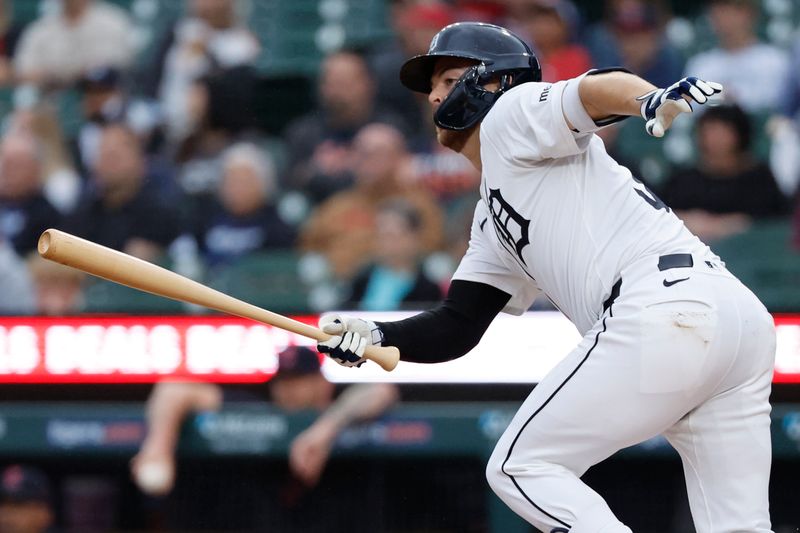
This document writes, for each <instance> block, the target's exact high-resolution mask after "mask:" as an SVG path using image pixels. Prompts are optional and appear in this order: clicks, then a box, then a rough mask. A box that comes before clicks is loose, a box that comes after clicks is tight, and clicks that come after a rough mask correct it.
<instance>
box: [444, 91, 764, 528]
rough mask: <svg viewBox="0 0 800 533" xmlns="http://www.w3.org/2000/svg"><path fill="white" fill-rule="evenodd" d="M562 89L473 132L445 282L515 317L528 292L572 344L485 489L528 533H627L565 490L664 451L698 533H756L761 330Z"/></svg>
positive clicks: (755, 308) (526, 98)
mask: <svg viewBox="0 0 800 533" xmlns="http://www.w3.org/2000/svg"><path fill="white" fill-rule="evenodd" d="M579 81H580V78H578V79H574V80H569V81H564V82H558V83H555V84H552V85H549V84H544V83H525V84H522V85H520V86H518V87H516V88H514V89H512V90H511V91H509V92H508V93H507V94H505V95H503V96H502V97H501V98H500V99H499V100H498V101H497V103H496V104H495V105H494V107H493V108H492V110H491V111H490V112H489V114H488V115H487V116H486V118H485V119H484V121H483V123H482V125H481V131H480V134H481V137H480V139H481V161H482V164H483V176H482V183H481V197H482V198H481V201H480V202H479V203H478V206H477V208H476V210H475V218H474V221H473V227H472V236H471V239H470V245H469V249H468V251H467V254H466V255H465V257H464V259H463V260H462V262H461V264H460V266H459V268H458V270H457V272H456V273H455V275H454V278H455V279H461V280H467V281H476V282H481V283H486V284H489V285H493V286H495V287H497V288H499V289H501V290H503V291H505V292H507V293H508V294H510V295H511V299H510V301H509V303H508V305H507V307H506V309H505V310H506V311H508V312H514V313H519V312H522V311H524V310H525V309H526V308H528V307H529V306H530V305H531V303H532V302H533V300H534V298H535V297H536V295H537V294H538V292H543V293H544V294H546V295H547V296H548V297H549V298H550V300H552V302H553V303H554V304H555V305H556V306H558V307H559V308H560V309H561V310H562V311H563V312H564V314H566V315H567V316H568V317H569V318H570V319H571V320H572V321H573V322H574V323H575V324H576V326H577V327H578V329H579V330H580V331H581V333H582V334H583V339H582V340H581V342H580V343H579V344H578V346H576V347H575V349H574V350H573V351H572V352H571V353H570V354H568V355H567V356H566V357H565V358H564V359H563V360H562V361H561V362H560V363H559V364H558V365H557V366H556V367H555V368H554V369H553V370H552V371H551V372H550V373H548V375H547V376H546V377H545V378H544V379H542V381H541V382H540V383H539V384H538V385H537V386H536V388H534V389H533V392H531V394H530V396H529V397H528V399H527V400H526V401H525V403H524V404H523V405H522V406H521V407H520V409H519V411H518V412H517V414H516V416H515V417H514V419H513V420H512V422H511V424H510V425H509V426H508V428H507V429H506V431H505V432H504V434H503V436H502V437H501V438H500V440H499V442H498V443H497V447H496V448H495V451H494V453H493V454H492V457H491V458H490V459H489V465H488V467H487V479H488V481H489V484H490V486H491V487H492V488H493V489H494V491H495V492H496V493H497V494H498V496H500V498H501V499H502V500H503V501H504V502H505V503H506V504H507V505H508V506H509V507H511V508H512V509H513V510H514V511H515V512H517V513H518V514H519V515H520V516H522V517H524V518H525V519H526V520H528V521H529V522H530V523H531V524H533V525H535V526H536V527H537V528H539V529H540V530H542V531H548V532H551V533H564V532H567V531H569V532H570V533H597V532H602V533H630V532H631V529H630V528H628V527H627V526H625V525H624V524H622V522H620V521H619V520H618V519H617V518H616V517H615V516H614V514H613V513H612V511H611V510H610V509H609V508H608V505H607V504H606V503H605V501H604V500H603V499H602V497H601V496H600V495H598V494H597V493H596V492H594V491H593V490H592V489H591V488H590V487H588V486H586V485H585V484H583V483H582V482H581V481H580V479H579V478H580V476H582V475H583V473H584V472H585V471H586V470H587V469H588V468H589V467H590V466H591V465H594V464H597V463H598V462H600V461H602V460H604V459H605V458H607V457H609V456H610V455H611V454H613V453H614V452H616V451H617V450H620V449H622V448H625V447H627V446H630V445H632V444H635V443H638V442H642V441H643V440H645V439H648V438H651V437H653V436H654V435H657V434H663V435H664V436H666V438H667V439H668V440H669V442H670V443H671V444H672V445H673V447H674V448H675V449H676V450H677V451H678V453H679V454H680V456H681V458H682V460H683V463H684V471H685V475H686V485H687V492H688V494H689V502H690V507H691V510H692V516H693V520H694V524H695V528H696V529H697V531H698V533H721V532H727V531H752V532H758V533H766V532H768V531H769V530H770V525H769V510H768V509H769V505H768V499H767V495H768V490H767V488H768V480H769V470H770V432H769V423H770V420H769V402H768V398H769V390H770V383H771V376H772V371H773V368H774V353H775V330H774V325H773V321H772V317H771V316H770V314H769V313H768V312H767V310H766V309H765V308H764V306H763V305H761V303H760V302H759V301H758V299H757V298H756V297H755V295H753V294H752V292H750V291H749V290H748V289H747V288H746V287H744V286H743V285H742V284H741V282H739V280H737V279H736V278H735V277H734V276H733V275H732V274H730V273H729V272H728V271H727V270H726V269H725V268H724V267H723V266H722V264H721V263H720V262H718V261H717V259H718V258H716V256H714V255H713V254H712V253H711V251H710V250H709V249H708V247H707V246H705V245H704V244H703V243H702V242H701V241H700V240H699V239H697V238H696V237H695V236H694V235H692V234H691V233H690V232H689V231H688V230H687V229H686V228H685V227H684V225H683V223H682V222H681V221H680V220H679V219H678V218H677V217H676V216H675V215H674V214H673V213H672V212H671V211H670V210H669V209H668V208H667V206H665V205H664V204H663V203H662V202H661V201H660V200H658V199H657V198H656V197H654V196H653V195H652V194H651V193H650V192H649V191H647V190H646V189H645V188H644V186H643V185H642V184H641V183H638V182H636V181H635V180H634V179H633V177H632V176H631V173H630V172H629V171H628V170H627V169H625V168H623V167H621V166H619V165H618V164H617V163H616V162H614V160H613V159H611V158H610V157H609V156H608V155H607V154H606V152H605V148H604V147H603V143H602V141H601V140H600V139H599V138H598V137H597V136H595V135H594V134H592V133H591V130H592V129H596V126H595V125H594V123H593V121H592V120H591V119H590V118H589V117H588V114H587V113H586V111H585V109H583V105H582V103H581V102H580V98H579V96H578V92H577V86H578V83H579ZM565 116H566V117H569V121H570V123H571V124H572V125H574V126H576V127H577V129H580V130H581V132H576V131H574V130H571V129H570V128H569V127H568V125H567V121H566V120H565V118H564V117H565ZM643 134H644V132H643ZM689 254H691V255H689ZM685 256H689V257H691V258H692V261H686V262H683V263H680V262H679V263H675V262H674V259H675V258H676V257H685ZM669 257H672V259H673V266H668V264H667V263H668V261H666V259H667V258H669ZM662 260H665V262H664V264H662ZM619 280H622V281H621V289H620V293H619V298H616V300H615V301H614V303H613V305H609V307H608V309H607V311H606V310H604V305H603V304H604V301H606V299H607V298H608V297H609V295H610V294H611V292H612V287H614V285H615V283H616V282H617V281H619Z"/></svg>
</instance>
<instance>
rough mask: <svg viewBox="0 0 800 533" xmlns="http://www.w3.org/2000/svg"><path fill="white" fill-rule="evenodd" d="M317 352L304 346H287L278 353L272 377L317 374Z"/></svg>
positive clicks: (318, 365) (318, 363)
mask: <svg viewBox="0 0 800 533" xmlns="http://www.w3.org/2000/svg"><path fill="white" fill-rule="evenodd" d="M319 371H320V362H319V354H318V353H317V352H315V351H314V350H312V349H311V348H307V347H306V346H289V347H288V348H286V349H285V350H283V351H282V352H280V353H279V354H278V371H277V372H276V373H275V377H274V378H272V379H278V378H281V377H290V376H306V375H309V374H318V373H319Z"/></svg>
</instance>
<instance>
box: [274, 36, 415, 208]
mask: <svg viewBox="0 0 800 533" xmlns="http://www.w3.org/2000/svg"><path fill="white" fill-rule="evenodd" d="M375 90H376V87H375V80H374V79H373V77H372V75H371V74H370V71H369V68H368V65H367V62H366V59H365V58H364V57H363V56H361V55H359V54H358V53H355V52H352V51H347V50H345V51H340V52H336V53H334V54H331V55H329V56H328V57H326V58H325V60H324V61H323V63H322V66H321V68H320V73H319V81H318V87H317V92H318V98H319V108H318V109H315V110H313V111H311V112H310V113H308V114H307V115H304V116H302V117H300V118H298V119H295V120H293V121H292V122H291V123H290V124H289V126H288V128H287V130H286V134H285V136H284V137H285V139H286V144H287V149H288V151H289V174H288V183H287V185H288V187H289V188H292V189H296V190H298V191H302V192H303V193H305V194H306V195H307V196H308V198H309V199H310V200H311V201H312V202H313V203H319V202H321V201H322V200H324V199H325V198H327V197H328V196H330V195H331V194H333V193H335V192H337V191H340V190H343V189H346V188H348V187H350V186H351V185H352V183H353V176H352V173H351V172H350V158H351V153H352V149H351V148H352V142H353V138H354V137H355V135H356V133H357V132H358V131H359V129H360V128H361V127H363V126H364V125H366V124H368V123H370V122H386V123H389V124H394V125H397V124H401V123H402V121H401V120H400V119H398V118H396V117H395V116H393V115H392V114H391V113H388V112H385V111H382V110H380V109H379V108H378V107H377V105H376V102H375Z"/></svg>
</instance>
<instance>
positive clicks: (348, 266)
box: [300, 124, 442, 281]
mask: <svg viewBox="0 0 800 533" xmlns="http://www.w3.org/2000/svg"><path fill="white" fill-rule="evenodd" d="M352 159H353V165H352V171H353V174H354V175H355V177H356V178H355V179H356V181H355V185H354V186H353V188H352V189H349V190H345V191H341V192H338V193H336V194H335V195H333V196H331V197H330V198H328V199H327V200H326V201H325V202H323V203H322V204H320V205H319V206H318V207H317V208H316V210H315V211H314V212H313V213H312V215H311V218H310V219H309V220H308V221H307V222H306V224H305V225H304V226H303V227H302V229H301V233H300V245H301V248H302V250H304V251H307V252H319V253H321V254H322V255H323V256H325V258H326V259H327V260H328V262H329V263H330V266H331V270H332V272H333V274H334V276H335V277H336V278H337V279H338V280H340V281H346V280H350V279H352V277H353V276H354V275H355V274H356V273H357V272H358V271H359V270H360V269H361V268H362V267H364V266H365V264H366V262H367V261H368V260H369V257H370V255H371V254H372V251H373V244H374V233H375V215H376V212H377V206H378V204H380V203H381V202H382V201H384V200H389V199H392V198H405V199H406V200H407V201H409V202H411V204H412V205H413V206H414V207H415V209H417V210H418V211H419V213H420V218H421V219H422V227H421V230H420V235H421V240H422V249H423V251H425V252H430V251H432V250H434V249H436V248H438V246H439V245H440V243H441V239H442V213H441V210H440V209H439V206H438V205H437V204H436V202H435V200H434V199H433V197H432V196H431V195H430V194H428V193H427V192H426V191H425V190H422V189H420V188H418V187H414V186H409V185H408V184H407V183H405V182H403V181H402V179H401V175H402V169H403V167H404V166H405V164H406V163H407V159H408V152H407V150H406V148H405V141H404V139H403V135H402V134H401V133H400V131H399V130H397V129H395V128H393V127H392V126H389V125H386V124H370V125H368V126H365V127H364V128H363V129H362V130H361V131H360V132H359V133H358V135H357V136H356V138H355V140H354V141H353V157H352Z"/></svg>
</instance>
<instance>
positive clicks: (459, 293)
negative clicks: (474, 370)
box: [376, 280, 511, 363]
mask: <svg viewBox="0 0 800 533" xmlns="http://www.w3.org/2000/svg"><path fill="white" fill-rule="evenodd" d="M510 298H511V295H509V294H508V293H505V292H503V291H501V290H500V289H498V288H496V287H492V286H491V285H487V284H485V283H478V282H475V281H464V280H454V281H453V282H452V283H451V284H450V290H448V291H447V297H446V298H445V300H444V301H443V302H442V303H441V304H439V306H437V307H435V308H434V309H431V310H428V311H424V312H422V313H420V314H418V315H414V316H412V317H409V318H406V319H405V320H399V321H397V322H377V323H376V324H377V325H378V327H379V328H380V329H381V331H382V332H383V337H384V340H383V344H384V345H385V346H396V347H397V348H398V349H399V350H400V354H401V358H402V360H403V361H411V362H414V363H441V362H443V361H449V360H451V359H455V358H457V357H461V356H462V355H464V354H466V353H467V352H468V351H470V350H471V349H472V348H474V347H475V345H476V344H478V341H479V340H480V339H481V337H483V334H484V333H485V332H486V329H487V328H488V327H489V324H491V322H492V320H494V317H496V316H497V314H498V313H499V312H500V311H502V309H503V307H505V305H506V304H507V303H508V300H509V299H510Z"/></svg>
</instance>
